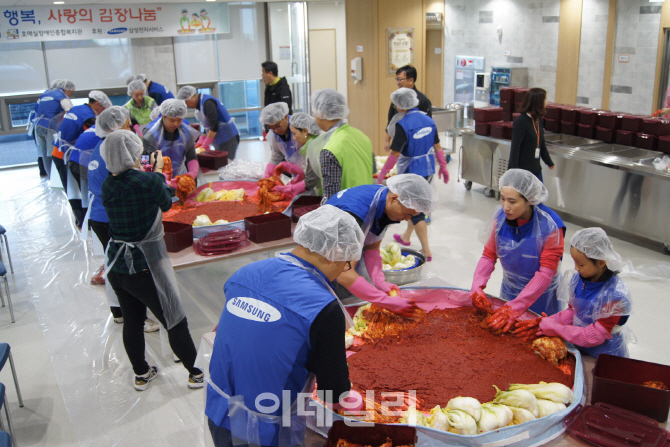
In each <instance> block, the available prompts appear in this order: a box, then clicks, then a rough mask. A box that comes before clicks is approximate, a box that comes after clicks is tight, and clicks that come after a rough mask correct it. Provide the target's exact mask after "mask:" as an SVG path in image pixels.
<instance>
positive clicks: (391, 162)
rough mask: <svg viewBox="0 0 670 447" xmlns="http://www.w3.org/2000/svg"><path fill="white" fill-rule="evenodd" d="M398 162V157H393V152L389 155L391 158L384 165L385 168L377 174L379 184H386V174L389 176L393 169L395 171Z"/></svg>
mask: <svg viewBox="0 0 670 447" xmlns="http://www.w3.org/2000/svg"><path fill="white" fill-rule="evenodd" d="M397 162H398V157H396V156H395V155H393V152H391V153H390V154H389V157H388V158H387V159H386V163H384V166H382V168H381V170H380V171H379V173H378V174H377V183H379V184H380V185H381V184H382V183H384V179H385V178H386V174H388V173H389V172H390V171H391V169H393V166H395V164H396V163H397Z"/></svg>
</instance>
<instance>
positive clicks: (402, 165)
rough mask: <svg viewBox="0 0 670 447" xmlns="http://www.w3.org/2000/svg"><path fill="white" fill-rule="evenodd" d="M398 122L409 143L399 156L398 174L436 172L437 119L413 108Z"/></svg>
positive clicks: (429, 173) (431, 173)
mask: <svg viewBox="0 0 670 447" xmlns="http://www.w3.org/2000/svg"><path fill="white" fill-rule="evenodd" d="M398 124H400V126H401V127H402V129H403V130H404V131H405V135H406V136H407V145H406V146H405V147H404V148H403V150H402V152H401V154H400V157H399V158H398V174H407V173H411V174H417V175H420V176H422V177H428V176H431V175H434V174H435V149H434V147H433V146H434V145H435V135H436V134H437V127H436V126H435V121H433V119H432V118H431V117H429V116H428V115H426V114H424V113H423V112H421V111H420V110H419V109H411V110H409V111H408V112H407V114H406V115H405V116H404V118H402V119H401V120H400V121H399V122H398Z"/></svg>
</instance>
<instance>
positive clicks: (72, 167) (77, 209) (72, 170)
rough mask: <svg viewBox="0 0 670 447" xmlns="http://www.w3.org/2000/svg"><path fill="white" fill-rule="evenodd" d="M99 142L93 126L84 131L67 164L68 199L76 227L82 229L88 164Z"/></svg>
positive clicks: (87, 204) (75, 144)
mask: <svg viewBox="0 0 670 447" xmlns="http://www.w3.org/2000/svg"><path fill="white" fill-rule="evenodd" d="M100 141H101V139H100V137H99V136H98V135H96V133H95V124H93V126H91V127H89V128H88V129H86V130H85V131H84V132H83V133H82V134H81V135H79V138H77V141H76V142H75V143H74V147H73V149H72V151H70V155H69V157H68V162H67V184H68V199H69V201H70V206H71V207H72V211H73V212H74V215H75V218H76V221H77V226H78V227H82V225H83V222H84V216H85V215H86V211H87V209H88V206H89V203H88V163H89V161H90V160H91V154H92V153H93V149H95V147H96V146H97V145H98V143H99V142H100Z"/></svg>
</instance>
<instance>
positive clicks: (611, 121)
mask: <svg viewBox="0 0 670 447" xmlns="http://www.w3.org/2000/svg"><path fill="white" fill-rule="evenodd" d="M622 118H623V113H617V112H605V113H603V114H601V115H600V119H599V122H598V125H599V126H600V127H602V128H605V129H620V128H621V121H622Z"/></svg>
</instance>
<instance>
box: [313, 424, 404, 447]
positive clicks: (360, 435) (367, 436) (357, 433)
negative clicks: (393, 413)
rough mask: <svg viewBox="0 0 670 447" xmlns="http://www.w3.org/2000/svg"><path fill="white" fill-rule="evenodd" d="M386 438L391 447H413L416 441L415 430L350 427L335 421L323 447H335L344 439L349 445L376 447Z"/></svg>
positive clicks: (393, 427)
mask: <svg viewBox="0 0 670 447" xmlns="http://www.w3.org/2000/svg"><path fill="white" fill-rule="evenodd" d="M352 425H353V424H352ZM358 425H360V424H358ZM386 438H390V439H391V441H392V442H393V445H407V446H413V445H414V444H416V441H417V439H416V438H417V437H416V428H415V427H408V426H401V425H386V424H369V425H368V426H363V427H360V426H359V427H356V426H352V427H350V426H348V425H347V424H346V423H345V422H344V421H335V422H333V426H332V427H331V428H330V430H329V431H328V439H326V444H325V447H336V446H337V442H338V441H339V440H340V439H344V440H345V441H347V442H349V443H351V444H359V445H362V446H363V445H368V446H372V447H376V446H380V445H382V444H384V443H385V442H386Z"/></svg>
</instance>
